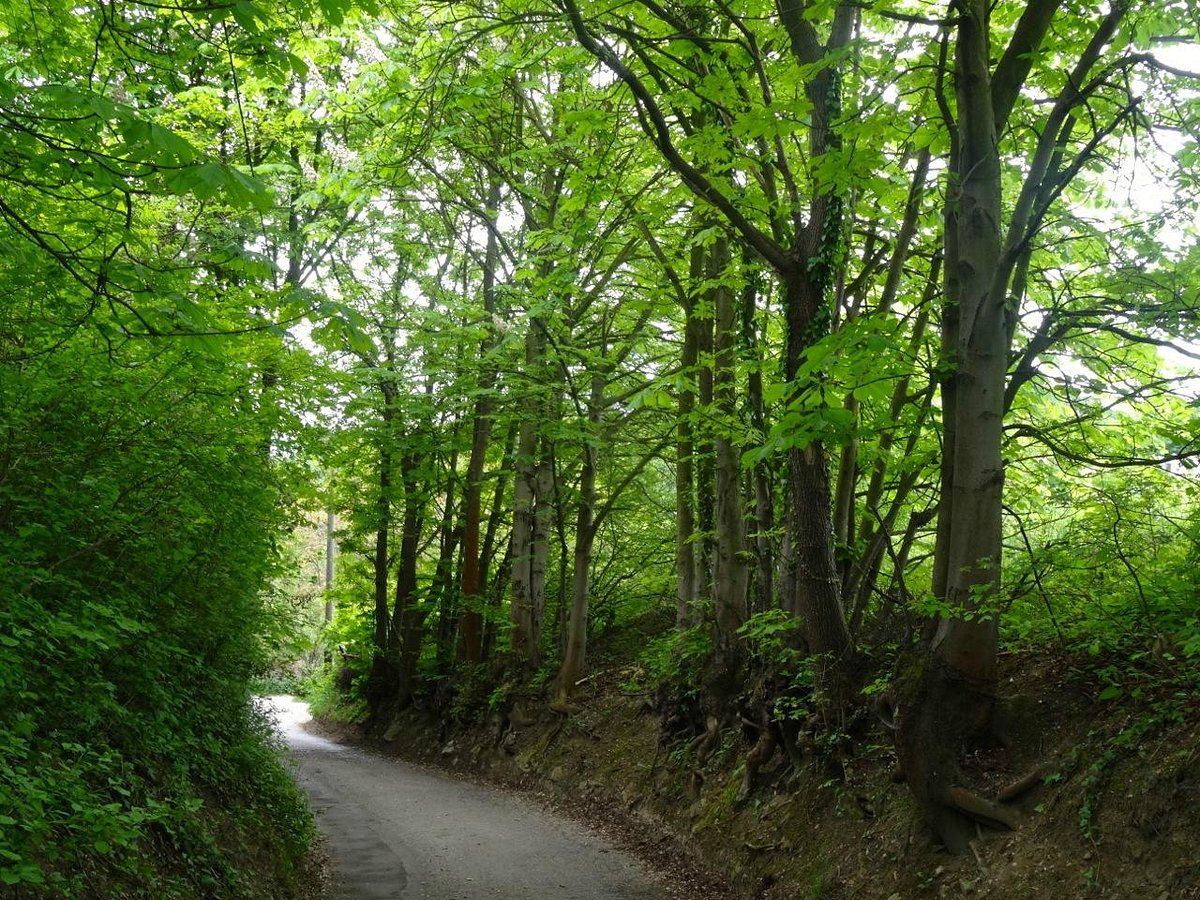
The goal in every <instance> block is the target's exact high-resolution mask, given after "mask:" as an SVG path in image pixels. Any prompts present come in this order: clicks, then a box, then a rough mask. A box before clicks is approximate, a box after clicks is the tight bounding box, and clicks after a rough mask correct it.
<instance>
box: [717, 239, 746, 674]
mask: <svg viewBox="0 0 1200 900" xmlns="http://www.w3.org/2000/svg"><path fill="white" fill-rule="evenodd" d="M728 266H729V243H728V240H727V239H726V238H724V237H720V238H718V239H717V240H716V241H715V242H714V244H713V245H712V247H711V248H710V255H709V264H708V277H709V280H710V281H711V282H716V281H717V280H718V279H720V278H721V277H723V276H724V274H725V270H726V269H727V268H728ZM710 295H711V297H712V300H713V301H714V308H715V311H716V317H715V325H716V327H715V337H714V344H713V351H714V353H713V401H714V411H715V418H716V420H717V423H718V424H717V427H716V428H715V429H714V449H715V457H716V465H715V476H716V477H715V481H716V502H715V504H714V531H715V534H714V538H715V540H714V555H713V578H712V585H713V605H714V614H715V624H716V641H715V644H714V655H713V666H714V670H715V672H716V675H717V677H718V678H719V679H723V680H727V681H729V682H730V683H731V684H732V682H733V680H734V679H735V677H736V676H735V673H736V671H737V668H738V666H739V664H740V656H741V653H740V640H739V638H738V634H737V631H738V629H739V628H741V626H742V623H744V622H745V621H746V592H747V589H748V588H749V580H750V567H749V565H748V563H747V561H746V518H745V513H744V511H743V509H742V491H741V484H742V478H741V474H742V473H741V459H740V456H739V454H738V449H737V446H736V445H735V444H734V442H733V438H732V434H733V432H734V423H735V422H736V421H737V416H738V410H737V384H736V373H735V355H736V353H735V351H736V344H737V325H736V323H737V317H736V314H735V313H736V311H735V309H734V306H735V304H734V295H733V291H731V290H730V289H729V288H728V287H727V286H725V285H722V284H718V285H717V286H716V287H714V288H712V289H711V291H710Z"/></svg>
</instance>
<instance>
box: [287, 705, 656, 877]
mask: <svg viewBox="0 0 1200 900" xmlns="http://www.w3.org/2000/svg"><path fill="white" fill-rule="evenodd" d="M269 701H270V703H271V704H272V706H273V707H274V708H275V711H276V714H277V715H278V719H279V728H280V731H281V733H282V734H283V737H284V739H285V740H286V741H287V744H288V746H289V747H290V748H291V751H292V755H293V757H294V759H295V761H296V765H297V780H298V782H299V784H300V786H301V787H302V788H304V790H305V791H306V792H307V793H308V795H309V798H310V799H311V801H312V805H313V809H314V810H315V812H316V815H317V825H318V827H319V828H320V829H321V832H322V833H323V834H324V835H325V836H326V838H327V841H328V847H329V851H330V854H331V855H332V857H333V865H334V872H335V874H334V896H335V897H339V898H347V900H350V898H354V900H357V898H364V900H366V898H372V900H373V898H385V897H387V898H403V900H485V898H486V900H543V898H544V900H661V898H662V897H663V896H664V893H663V890H662V888H661V887H660V886H659V885H658V884H657V883H656V882H655V881H654V880H653V879H652V878H651V876H650V875H648V874H647V873H646V872H645V870H644V869H642V868H641V867H640V866H639V865H638V863H637V862H635V861H634V860H632V859H631V858H629V857H628V856H626V855H624V854H623V853H621V852H620V851H618V850H616V849H614V848H612V847H610V846H608V845H606V844H605V843H604V842H603V841H602V840H601V839H600V838H599V837H597V836H596V835H594V834H592V833H590V832H588V831H587V830H586V829H584V828H582V827H581V826H579V825H577V824H575V823H573V822H570V821H568V820H566V819H561V818H557V817H554V816H552V815H551V814H550V813H547V812H546V811H544V810H541V809H538V808H536V807H534V806H532V805H530V804H528V803H526V802H524V801H522V800H521V799H520V798H517V797H513V796H511V795H508V794H505V793H503V792H501V791H498V790H494V789H489V788H486V787H479V786H477V785H473V784H465V783H463V782H459V781H453V780H451V779H449V778H446V777H444V776H441V775H437V774H434V773H431V772H427V771H425V770H423V769H419V768H416V767H414V766H411V765H408V764H406V763H403V762H400V761H398V760H395V759H391V758H385V757H382V756H377V755H374V754H371V753H368V752H366V751H364V750H362V749H359V748H355V747H348V746H344V745H342V744H337V743H334V742H333V741H329V740H326V739H324V738H321V737H317V736H315V735H312V734H309V733H308V732H306V731H305V730H304V729H303V727H302V726H303V724H304V722H306V721H308V718H309V716H308V707H307V706H306V705H305V704H304V703H301V702H299V701H297V700H294V699H292V698H291V697H271V698H269Z"/></svg>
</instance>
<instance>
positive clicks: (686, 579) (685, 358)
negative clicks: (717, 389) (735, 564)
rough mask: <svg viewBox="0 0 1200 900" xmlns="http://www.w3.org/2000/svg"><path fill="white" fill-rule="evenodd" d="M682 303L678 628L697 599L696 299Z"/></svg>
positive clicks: (689, 621) (693, 614) (686, 623)
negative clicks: (694, 425)
mask: <svg viewBox="0 0 1200 900" xmlns="http://www.w3.org/2000/svg"><path fill="white" fill-rule="evenodd" d="M683 304H684V307H683V351H682V356H681V358H680V367H679V368H680V376H679V378H680V386H679V399H678V424H677V425H676V443H675V447H676V450H675V575H676V587H675V624H676V626H677V627H678V628H688V627H691V626H692V625H694V624H696V618H697V604H698V602H699V599H700V588H699V584H698V583H697V580H696V575H697V571H696V468H695V456H696V446H695V439H694V437H693V429H692V419H693V417H694V415H695V409H696V389H695V384H696V377H697V373H696V362H697V359H698V354H699V346H700V331H699V325H698V323H697V322H696V319H695V302H694V301H693V299H692V297H691V295H690V294H687V293H685V294H684V297H683Z"/></svg>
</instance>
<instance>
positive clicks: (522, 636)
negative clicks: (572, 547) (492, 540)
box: [510, 320, 550, 669]
mask: <svg viewBox="0 0 1200 900" xmlns="http://www.w3.org/2000/svg"><path fill="white" fill-rule="evenodd" d="M544 345H545V339H544V335H543V333H542V329H541V327H540V324H539V323H538V322H537V321H536V320H534V321H531V322H530V324H529V331H528V332H527V333H526V335H525V368H526V372H527V373H528V374H529V376H530V377H531V379H536V377H537V373H538V372H540V369H541V360H542V356H543V354H544V352H545V347H544ZM531 405H532V406H533V408H534V410H536V409H537V407H538V405H539V404H537V403H533V404H531ZM538 424H539V416H538V415H537V413H536V411H531V412H530V413H528V414H527V415H525V416H523V417H522V419H521V424H520V426H519V429H518V437H517V454H516V460H515V466H514V468H515V470H516V471H515V476H514V481H513V532H512V575H511V586H512V606H511V610H510V612H511V617H512V649H513V654H514V655H515V657H516V658H517V660H519V661H520V662H522V663H524V664H525V665H526V666H527V667H528V668H530V669H535V668H537V665H538V662H539V659H540V655H541V647H540V644H541V614H542V608H543V606H544V603H545V562H544V557H543V558H542V559H541V560H539V559H538V553H537V538H538V525H539V518H540V519H541V520H544V518H545V511H544V507H545V505H546V503H547V502H549V499H550V498H548V497H546V496H545V495H544V494H540V489H541V488H543V487H544V484H543V482H544V479H543V478H541V477H540V476H541V468H542V467H541V466H540V465H539V461H538V448H539V445H540V441H539V428H538ZM543 544H544V539H543ZM539 562H540V563H541V572H540V577H539V573H538V571H537V570H538V565H539Z"/></svg>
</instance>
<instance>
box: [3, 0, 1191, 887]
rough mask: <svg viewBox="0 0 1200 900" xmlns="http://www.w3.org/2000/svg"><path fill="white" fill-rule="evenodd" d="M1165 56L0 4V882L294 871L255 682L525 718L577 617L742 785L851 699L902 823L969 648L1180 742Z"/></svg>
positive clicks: (577, 636)
mask: <svg viewBox="0 0 1200 900" xmlns="http://www.w3.org/2000/svg"><path fill="white" fill-rule="evenodd" d="M1197 60H1200V5H1197V4H1196V3H1195V2H1194V0H1159V2H1153V3H1133V2H1130V0H1112V2H1107V3H1104V4H1090V3H1083V2H1076V0H1027V2H1011V3H995V4H989V3H988V2H985V0H948V2H933V0H878V2H876V0H774V2H760V0H688V2H672V0H666V2H660V0H632V2H628V3H609V2H601V0H465V2H438V0H316V2H310V0H281V2H267V0H155V2H151V0H111V2H109V0H82V2H79V3H71V4H68V3H62V2H59V0H27V2H26V0H23V2H15V0H0V259H2V263H0V429H3V439H2V441H0V895H3V894H4V893H5V892H6V891H12V892H14V895H21V896H25V895H30V896H39V895H42V894H45V895H49V896H63V895H65V896H148V897H169V896H180V897H188V896H281V897H282V896H295V895H296V892H297V891H298V890H300V888H299V887H298V885H299V884H300V882H302V881H303V880H304V878H305V875H304V871H305V869H304V867H305V860H306V857H307V854H308V852H309V848H310V845H311V841H312V837H313V830H312V821H311V816H310V813H309V812H308V810H307V807H306V806H305V803H304V801H303V799H302V798H301V797H300V795H299V793H298V792H297V790H296V788H295V787H294V785H292V783H291V781H290V779H289V777H288V774H287V771H286V769H285V768H284V766H283V765H282V764H281V763H280V761H279V758H278V756H277V754H276V752H275V750H274V749H273V745H272V739H271V737H270V726H269V723H267V722H265V721H264V720H263V719H262V717H261V716H260V715H258V714H257V713H255V711H254V708H253V706H252V705H251V703H250V702H249V698H250V696H251V693H252V691H253V690H261V689H263V688H264V687H270V686H279V685H283V686H285V687H288V688H291V689H294V690H298V691H303V692H304V693H306V694H307V695H308V696H309V697H310V698H311V699H312V702H313V703H314V706H315V707H316V708H317V709H318V710H320V711H323V712H326V713H327V714H329V715H331V716H334V717H340V718H342V719H350V720H355V721H359V722H361V723H364V725H365V727H367V728H368V729H374V730H375V731H376V732H383V731H384V730H386V729H388V728H389V727H390V726H392V725H393V723H394V722H395V721H397V719H396V717H397V716H398V715H399V714H401V713H403V712H405V711H412V710H417V711H420V712H421V713H422V714H424V715H428V716H430V717H432V718H434V719H435V720H436V721H438V722H439V723H441V725H440V727H441V728H442V730H443V731H444V730H445V729H447V728H452V727H459V726H461V727H466V726H469V725H471V724H472V723H482V722H484V721H486V720H488V719H489V717H491V718H492V719H493V720H499V721H501V722H505V723H512V722H520V721H524V720H525V719H526V718H528V717H531V716H536V715H539V714H541V713H542V712H545V713H546V714H548V715H551V714H552V715H553V716H557V717H563V718H566V719H569V718H570V717H571V716H573V715H575V714H576V713H577V712H578V709H579V706H578V704H579V702H580V700H579V694H580V693H581V691H586V689H587V686H588V684H589V680H590V679H593V678H596V677H597V676H599V675H601V674H607V673H608V671H609V669H608V668H605V669H603V670H602V669H601V668H599V667H598V666H597V665H596V664H595V662H594V660H591V659H590V658H589V644H590V643H591V644H593V645H594V644H595V643H596V642H597V641H602V640H604V639H605V637H606V636H610V637H611V636H612V635H617V634H624V635H627V636H628V635H633V636H634V637H633V640H632V645H631V647H630V649H629V651H628V653H627V655H626V657H625V658H624V659H622V660H620V662H619V666H620V669H621V673H622V675H621V678H622V685H621V687H622V689H623V690H626V691H627V692H640V693H641V694H643V695H645V696H647V697H648V698H650V699H649V701H648V702H649V704H650V705H651V706H652V707H653V710H652V712H653V714H654V715H656V716H658V717H660V718H661V720H662V722H663V723H664V729H665V730H664V740H667V741H672V742H674V744H673V746H676V747H682V748H684V749H688V748H691V750H692V751H694V750H695V749H696V748H698V747H702V746H704V745H705V744H706V742H707V743H711V742H712V741H713V740H715V739H716V737H717V736H718V735H720V734H723V733H726V732H729V731H731V730H732V732H735V733H737V734H740V735H741V736H742V737H741V740H742V741H743V746H742V747H741V750H740V751H739V752H740V753H741V754H742V759H743V763H742V765H743V768H742V770H741V771H742V772H743V774H744V781H745V785H746V788H745V789H746V790H747V791H752V790H753V789H754V779H755V777H756V775H757V773H758V771H759V770H760V769H763V768H766V767H768V765H770V767H772V770H777V769H779V767H780V766H782V767H784V768H789V767H790V768H793V769H796V768H800V767H803V766H806V765H809V764H810V763H811V762H812V761H813V760H817V761H820V760H829V759H844V758H846V757H847V756H848V755H853V754H855V753H856V752H858V750H859V749H860V748H861V747H862V746H863V745H864V744H865V743H867V742H868V741H878V740H879V739H880V738H879V734H880V731H881V729H882V733H883V734H886V735H887V737H886V741H887V744H888V747H889V749H888V751H887V752H888V753H891V754H894V759H895V763H896V767H897V769H898V773H899V775H898V777H902V778H903V783H904V786H905V789H906V790H907V792H908V794H909V795H910V797H911V814H912V816H913V818H914V819H915V820H917V821H920V822H922V823H924V824H925V825H926V826H928V830H929V837H930V839H931V840H932V841H933V842H934V843H936V844H938V845H941V846H943V847H945V848H946V849H948V850H949V851H951V852H962V851H965V850H967V849H968V847H969V846H970V842H972V841H974V840H976V839H977V838H978V837H979V836H980V835H981V834H986V833H990V832H991V831H993V830H1003V829H1011V828H1016V827H1020V823H1019V820H1018V819H1019V817H1018V816H1017V814H1016V813H1015V812H1014V811H1013V810H1012V808H1011V806H1010V804H1009V803H1008V802H1007V800H1008V799H1011V798H1013V797H1015V796H1017V794H1018V793H1019V792H1020V790H1021V788H1020V786H1019V785H1018V786H1014V787H1012V788H1010V789H1009V790H1008V791H1007V792H1004V791H1002V792H1000V795H999V796H998V795H997V792H996V791H994V790H992V789H991V788H990V787H989V786H987V785H980V784H979V783H977V779H975V778H974V777H973V771H972V770H970V768H969V767H967V766H965V765H964V763H963V761H964V759H965V758H966V756H967V755H969V754H970V753H972V752H974V751H976V750H978V749H979V748H987V747H993V746H995V745H996V744H997V743H998V742H999V743H1000V744H1004V743H1006V741H1007V737H1006V727H1007V726H1006V724H1005V723H1006V720H1007V718H1008V716H1007V712H1006V710H1007V705H1006V700H1007V697H1006V692H1011V690H1012V687H1011V681H1012V679H1010V678H1002V677H1001V670H1002V667H1003V666H1005V665H1009V664H1011V663H1012V661H1013V660H1024V661H1027V662H1028V664H1029V665H1038V664H1042V665H1043V668H1045V667H1046V664H1049V667H1050V669H1054V668H1055V667H1056V666H1061V667H1062V668H1063V669H1064V670H1065V668H1066V667H1067V666H1070V667H1071V668H1072V670H1073V671H1081V672H1086V673H1087V678H1088V680H1089V684H1091V685H1092V686H1093V689H1092V691H1091V695H1090V697H1089V702H1092V703H1094V704H1096V705H1097V707H1098V708H1102V709H1105V708H1110V709H1117V708H1120V709H1122V710H1124V713H1123V715H1125V719H1124V720H1123V721H1124V722H1125V723H1126V724H1125V725H1124V726H1122V729H1121V730H1119V733H1118V734H1117V735H1116V738H1115V742H1114V744H1113V747H1114V748H1116V749H1113V753H1114V754H1118V753H1119V754H1126V755H1129V754H1134V755H1136V753H1137V752H1138V747H1139V743H1140V742H1141V741H1143V740H1148V739H1149V738H1150V737H1151V736H1152V735H1153V734H1155V733H1156V732H1158V731H1161V730H1163V729H1167V728H1171V727H1175V726H1178V725H1179V724H1180V723H1194V722H1195V720H1196V717H1197V712H1198V710H1200V675H1198V674H1197V672H1198V669H1197V663H1198V662H1200V596H1198V594H1197V585H1196V583H1195V578H1194V572H1195V569H1196V566H1197V564H1198V563H1200V494H1198V491H1200V482H1198V480H1197V477H1196V462H1197V457H1198V456H1200V443H1198V440H1197V434H1198V430H1200V381H1198V380H1197V377H1196V375H1195V373H1194V367H1195V361H1196V360H1197V359H1198V358H1200V245H1198V243H1197V236H1198V231H1197V226H1196V222H1197V211H1198V210H1197V203H1198V200H1200V91H1198V86H1200V62H1197ZM327 523H328V526H327ZM326 527H328V532H329V534H328V537H329V540H330V543H331V544H335V545H336V553H337V562H336V573H333V572H332V571H331V572H330V576H331V578H332V580H331V582H330V583H328V584H323V579H322V578H321V577H320V575H319V574H318V571H317V568H316V565H317V564H316V563H314V560H315V559H316V558H317V557H319V556H321V554H322V553H323V551H324V546H325V537H326V536H325V535H324V534H322V531H323V530H324V529H326ZM330 568H331V570H332V568H333V567H332V566H331V567H330ZM605 665H606V667H607V665H608V664H607V663H606V664H605ZM1006 671H1007V670H1006ZM881 723H882V724H881ZM668 725H669V728H668V727H666V726H668ZM1193 752H1194V751H1193ZM1113 758H1115V755H1114V757H1112V758H1109V759H1108V762H1106V763H1104V764H1103V765H1107V764H1108V763H1111V762H1112V759H1113ZM1190 758H1191V757H1189V759H1190ZM1103 765H1102V766H1101V769H1100V770H1098V771H1101V772H1102V770H1103ZM1016 774H1017V775H1023V774H1025V773H1016ZM1045 774H1046V772H1044V771H1041V772H1039V771H1037V770H1036V769H1035V770H1034V771H1033V772H1032V773H1031V774H1029V776H1028V778H1027V779H1026V781H1027V782H1028V784H1033V783H1034V782H1035V781H1037V780H1039V779H1040V778H1041V777H1042V776H1044V775H1045ZM1028 784H1027V785H1026V787H1028ZM268 825H269V827H268ZM264 834H269V835H270V838H269V839H264V837H263V835H264ZM264 840H266V842H267V843H266V844H264ZM248 847H254V848H256V849H255V850H254V851H253V852H248V851H247V849H246V848H248ZM248 853H249V856H251V857H252V859H253V861H254V862H253V864H252V865H249V866H247V864H246V858H247V855H248ZM814 896H815V895H814Z"/></svg>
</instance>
